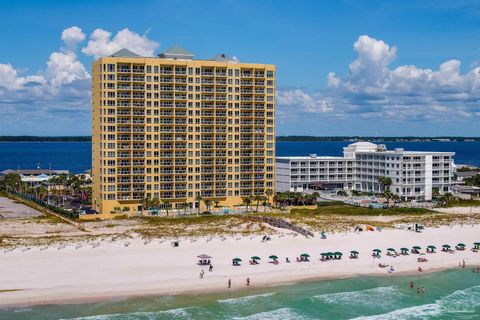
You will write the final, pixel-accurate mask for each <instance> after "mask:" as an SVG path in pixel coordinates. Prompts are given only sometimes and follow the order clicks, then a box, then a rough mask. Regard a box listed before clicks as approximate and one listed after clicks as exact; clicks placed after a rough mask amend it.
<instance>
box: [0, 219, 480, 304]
mask: <svg viewBox="0 0 480 320" xmlns="http://www.w3.org/2000/svg"><path fill="white" fill-rule="evenodd" d="M172 240H173V239H169V240H163V241H158V240H156V241H151V242H149V243H146V242H145V241H144V240H140V239H137V240H122V241H117V242H113V243H112V242H106V241H105V242H96V243H97V244H96V245H92V243H89V244H87V243H83V244H79V243H76V244H72V245H70V246H67V247H65V248H63V247H60V249H59V247H58V246H55V247H49V248H45V247H43V248H42V247H32V248H31V249H30V250H27V251H25V249H21V248H17V249H15V250H13V251H9V252H1V253H0V298H1V299H0V305H2V306H8V305H34V304H50V303H73V302H88V301H96V300H104V299H105V300H108V299H112V298H119V297H126V296H135V295H146V294H155V295H157V294H158V295H171V294H184V293H185V294H186V293H200V292H210V291H222V290H238V289H242V288H245V287H246V286H245V280H246V278H247V277H250V279H251V287H268V286H273V285H279V284H286V283H292V282H298V281H304V280H308V279H329V278H330V279H331V278H345V277H352V276H357V275H385V276H392V275H395V274H398V273H406V272H413V273H418V271H417V268H418V267H419V266H421V267H422V268H423V270H424V271H425V272H428V271H432V270H439V269H445V268H454V267H458V264H459V262H461V261H462V260H465V262H466V264H467V267H472V266H477V265H480V253H475V252H472V251H471V250H470V249H471V247H472V243H473V242H477V241H480V225H473V226H471V225H455V226H451V227H439V228H428V229H426V230H425V231H424V232H422V233H415V232H412V231H406V230H384V231H374V232H361V233H353V232H351V233H338V234H331V235H328V237H327V239H324V240H322V239H320V238H319V237H318V235H317V237H316V238H314V239H313V238H310V239H307V238H305V237H302V236H296V237H295V236H293V235H292V234H280V235H274V236H272V239H271V241H268V242H262V237H261V236H252V237H243V238H239V237H237V238H196V239H185V238H183V239H176V240H178V241H179V246H178V247H173V246H172V245H171V241H172ZM459 242H463V243H465V244H466V245H467V249H466V250H465V251H455V253H454V254H450V253H444V252H440V248H441V246H442V245H443V244H446V243H447V244H450V245H452V247H454V246H455V245H456V244H457V243H459ZM127 243H128V246H127V245H126V244H127ZM98 244H99V245H98ZM80 245H81V247H80ZM97 245H98V246H97ZM414 245H418V246H421V247H422V250H421V251H422V252H425V251H424V249H425V248H426V246H428V245H435V246H436V247H437V248H438V253H436V254H426V255H425V257H426V258H427V259H428V262H422V263H418V262H417V258H418V257H419V256H418V255H412V254H410V255H408V256H398V257H389V256H386V255H385V253H386V252H387V251H386V249H387V248H389V247H393V248H396V249H397V250H399V249H400V248H401V247H409V248H411V247H412V246H414ZM374 248H379V249H381V250H382V251H383V254H382V257H381V258H380V259H374V258H372V256H371V253H372V250H373V249H374ZM350 250H357V251H359V252H360V256H359V259H356V260H352V259H349V258H348V253H349V252H350ZM326 251H341V252H343V253H344V256H343V259H341V260H334V261H327V262H322V261H320V253H321V252H326ZM203 253H205V254H208V255H211V256H212V257H213V258H212V264H213V271H212V272H209V271H208V266H199V265H197V261H198V259H197V258H196V257H197V255H199V254H203ZM302 253H308V254H310V255H311V258H310V262H296V257H297V256H299V255H300V254H302ZM254 255H255V256H260V257H261V259H262V260H261V261H260V264H259V265H249V263H248V261H249V259H250V257H251V256H254ZM270 255H277V256H278V257H279V262H280V263H279V264H278V265H274V264H272V263H269V261H270V259H268V257H269V256H270ZM235 257H239V258H241V259H242V260H243V262H242V265H241V266H237V267H234V266H232V259H233V258H235ZM286 257H288V258H289V259H290V261H291V263H286V262H285V258H286ZM380 262H381V263H385V264H388V265H391V266H393V267H394V270H395V271H394V272H393V273H389V272H388V269H389V268H379V267H378V264H379V263H380ZM201 270H204V271H205V276H204V278H203V279H200V277H199V274H200V272H201ZM228 279H231V280H232V288H231V289H227V281H228ZM2 290H3V291H4V292H1V291H2ZM8 290H18V291H8Z"/></svg>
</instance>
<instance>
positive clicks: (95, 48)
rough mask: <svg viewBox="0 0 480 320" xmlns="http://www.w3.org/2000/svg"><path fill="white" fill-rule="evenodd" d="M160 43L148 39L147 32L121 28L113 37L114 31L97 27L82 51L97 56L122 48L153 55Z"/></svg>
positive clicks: (109, 53) (144, 54) (139, 53)
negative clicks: (140, 32) (140, 33)
mask: <svg viewBox="0 0 480 320" xmlns="http://www.w3.org/2000/svg"><path fill="white" fill-rule="evenodd" d="M158 46H159V44H158V43H157V42H155V41H152V40H150V39H148V37H147V35H146V34H143V35H139V34H138V33H136V32H133V31H130V30H129V29H128V28H125V29H123V30H120V31H119V32H118V33H117V34H116V35H115V36H114V37H113V38H112V33H111V32H108V31H106V30H103V29H95V31H93V33H92V34H91V35H90V40H89V41H88V43H87V46H86V47H84V48H82V52H83V53H84V54H86V55H89V56H94V57H95V58H99V57H103V56H108V55H111V54H113V53H115V52H117V51H118V50H120V49H123V48H125V49H129V50H131V51H133V52H135V53H136V54H138V55H141V56H146V57H149V56H153V53H154V51H155V49H156V48H158Z"/></svg>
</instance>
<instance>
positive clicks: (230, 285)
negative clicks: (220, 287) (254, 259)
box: [228, 279, 232, 289]
mask: <svg viewBox="0 0 480 320" xmlns="http://www.w3.org/2000/svg"><path fill="white" fill-rule="evenodd" d="M231 287H232V279H228V289H230V288H231Z"/></svg>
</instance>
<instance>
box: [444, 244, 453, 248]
mask: <svg viewBox="0 0 480 320" xmlns="http://www.w3.org/2000/svg"><path fill="white" fill-rule="evenodd" d="M442 247H444V248H451V246H450V245H449V244H444V245H443V246H442Z"/></svg>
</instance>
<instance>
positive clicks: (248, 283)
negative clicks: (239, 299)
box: [247, 278, 250, 287]
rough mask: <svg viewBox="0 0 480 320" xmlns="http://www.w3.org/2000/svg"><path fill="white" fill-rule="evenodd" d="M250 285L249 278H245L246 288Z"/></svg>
mask: <svg viewBox="0 0 480 320" xmlns="http://www.w3.org/2000/svg"><path fill="white" fill-rule="evenodd" d="M249 285H250V278H247V287H248V286H249Z"/></svg>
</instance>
